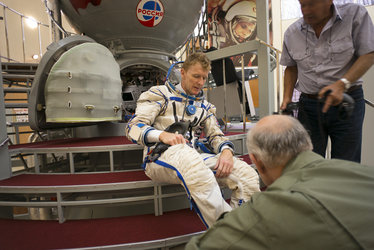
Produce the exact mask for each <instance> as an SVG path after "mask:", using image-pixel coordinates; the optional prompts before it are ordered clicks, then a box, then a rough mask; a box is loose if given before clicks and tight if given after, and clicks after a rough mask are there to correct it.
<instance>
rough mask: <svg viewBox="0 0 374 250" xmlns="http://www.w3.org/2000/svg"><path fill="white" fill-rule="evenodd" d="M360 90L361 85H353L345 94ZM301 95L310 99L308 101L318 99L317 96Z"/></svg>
mask: <svg viewBox="0 0 374 250" xmlns="http://www.w3.org/2000/svg"><path fill="white" fill-rule="evenodd" d="M360 88H362V85H354V86H352V87H350V88H349V89H348V91H347V93H348V94H349V92H352V91H354V90H356V89H360ZM301 95H302V96H305V97H307V98H310V99H319V97H318V94H305V93H301Z"/></svg>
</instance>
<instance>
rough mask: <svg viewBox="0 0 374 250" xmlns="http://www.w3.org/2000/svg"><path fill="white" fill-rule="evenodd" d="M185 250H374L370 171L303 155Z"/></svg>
mask: <svg viewBox="0 0 374 250" xmlns="http://www.w3.org/2000/svg"><path fill="white" fill-rule="evenodd" d="M186 249H255V250H258V249H287V250H289V249H298V250H300V249H302V250H304V249H313V250H319V249H328V250H331V249H339V250H340V249H374V167H368V166H364V165H360V164H357V163H354V162H349V161H343V160H326V159H323V158H322V157H321V156H319V155H317V154H315V153H313V152H311V151H307V152H303V153H301V154H299V155H298V156H297V157H296V158H295V159H293V160H292V161H290V162H289V163H288V164H287V166H286V167H285V169H284V170H283V173H282V176H281V177H280V178H278V179H277V180H276V181H275V182H274V183H273V184H272V185H270V186H269V187H268V189H267V190H266V191H265V192H259V193H256V194H254V195H253V196H252V199H251V200H250V201H248V202H247V203H245V204H243V205H242V206H241V207H239V208H237V209H235V210H233V211H232V212H230V213H228V214H226V215H225V217H224V219H221V220H219V221H218V222H217V223H215V224H214V225H213V226H212V227H211V228H210V229H209V230H208V231H207V232H205V233H204V234H203V235H201V236H198V237H194V238H192V239H191V241H190V242H189V243H188V245H187V246H186Z"/></svg>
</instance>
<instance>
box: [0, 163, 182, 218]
mask: <svg viewBox="0 0 374 250" xmlns="http://www.w3.org/2000/svg"><path fill="white" fill-rule="evenodd" d="M170 191H172V192H170ZM28 197H32V199H30V198H28ZM170 197H182V198H183V199H184V198H185V197H186V196H185V192H184V190H183V188H181V186H180V185H178V184H167V183H157V182H154V181H152V180H151V179H149V178H148V177H147V176H146V175H145V173H144V171H143V170H142V169H140V170H133V171H122V172H115V173H108V172H107V173H79V174H20V175H17V176H13V177H11V178H8V179H5V180H1V181H0V206H2V207H28V208H46V209H51V208H54V209H56V210H55V211H56V214H55V215H54V216H51V217H50V218H49V219H54V220H57V219H58V221H59V222H60V223H63V222H65V220H66V216H65V213H66V211H65V210H66V209H67V208H69V209H71V210H72V209H75V211H82V210H81V207H84V206H85V207H87V206H95V205H105V206H109V207H112V206H118V205H122V206H126V205H127V206H128V205H129V204H130V205H131V204H135V203H136V204H138V206H140V207H138V208H137V210H136V211H130V210H129V213H125V215H128V214H139V213H140V212H141V211H140V210H141V209H140V208H141V207H143V209H145V206H148V210H146V209H145V210H144V211H153V212H154V214H155V215H156V216H157V215H162V214H163V213H164V208H163V206H162V203H163V201H162V199H163V198H170ZM185 207H186V206H182V207H180V208H185ZM49 211H51V210H49ZM122 214H123V213H122ZM111 215H112V214H105V216H104V217H113V215H112V216H111ZM69 218H70V217H69ZM72 218H73V217H72ZM77 218H80V219H82V218H86V217H85V216H83V213H82V214H81V215H80V216H78V217H77ZM89 218H90V217H89ZM29 219H33V218H32V217H31V216H29ZM69 221H70V219H69Z"/></svg>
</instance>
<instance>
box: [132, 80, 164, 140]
mask: <svg viewBox="0 0 374 250" xmlns="http://www.w3.org/2000/svg"><path fill="white" fill-rule="evenodd" d="M164 108H165V100H164V96H163V94H162V92H161V90H160V89H158V88H157V87H152V88H151V89H150V90H148V91H146V92H144V93H142V94H141V95H140V97H139V99H138V101H137V104H136V111H135V115H134V116H133V118H132V119H131V120H130V121H129V122H128V125H127V126H126V129H125V132H126V135H127V137H128V138H129V139H130V140H131V141H133V142H134V143H137V144H139V145H142V146H151V145H153V144H154V143H155V142H157V141H158V140H157V138H156V140H147V137H148V134H151V133H152V131H155V128H153V127H152V124H153V123H154V121H155V119H156V117H157V116H158V115H159V114H160V113H161V112H162V111H163V109H164ZM156 135H157V137H158V135H159V133H156Z"/></svg>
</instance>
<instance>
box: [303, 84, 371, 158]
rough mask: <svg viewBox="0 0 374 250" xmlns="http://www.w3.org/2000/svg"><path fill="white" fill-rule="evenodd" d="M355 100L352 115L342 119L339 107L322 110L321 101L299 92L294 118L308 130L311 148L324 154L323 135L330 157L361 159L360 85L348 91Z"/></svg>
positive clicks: (362, 112)
mask: <svg viewBox="0 0 374 250" xmlns="http://www.w3.org/2000/svg"><path fill="white" fill-rule="evenodd" d="M348 94H349V95H350V96H351V97H352V98H353V99H354V101H355V107H354V111H353V114H352V116H351V117H350V118H349V119H346V120H345V119H342V118H341V116H339V109H338V108H339V106H331V107H330V109H329V110H328V111H327V113H322V107H323V103H322V102H321V101H319V100H318V99H315V98H310V97H308V96H306V95H304V94H301V96H300V100H299V112H298V119H299V121H300V122H301V123H302V124H303V125H304V127H305V128H306V129H307V130H308V132H309V134H310V136H311V139H312V143H313V151H314V152H316V153H318V154H320V155H322V156H323V157H325V153H326V146H327V138H328V136H330V139H331V158H337V159H343V160H349V161H355V162H360V161H361V144H362V124H363V122H364V116H365V100H364V94H363V90H362V88H358V89H355V90H353V91H352V92H349V93H348Z"/></svg>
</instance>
